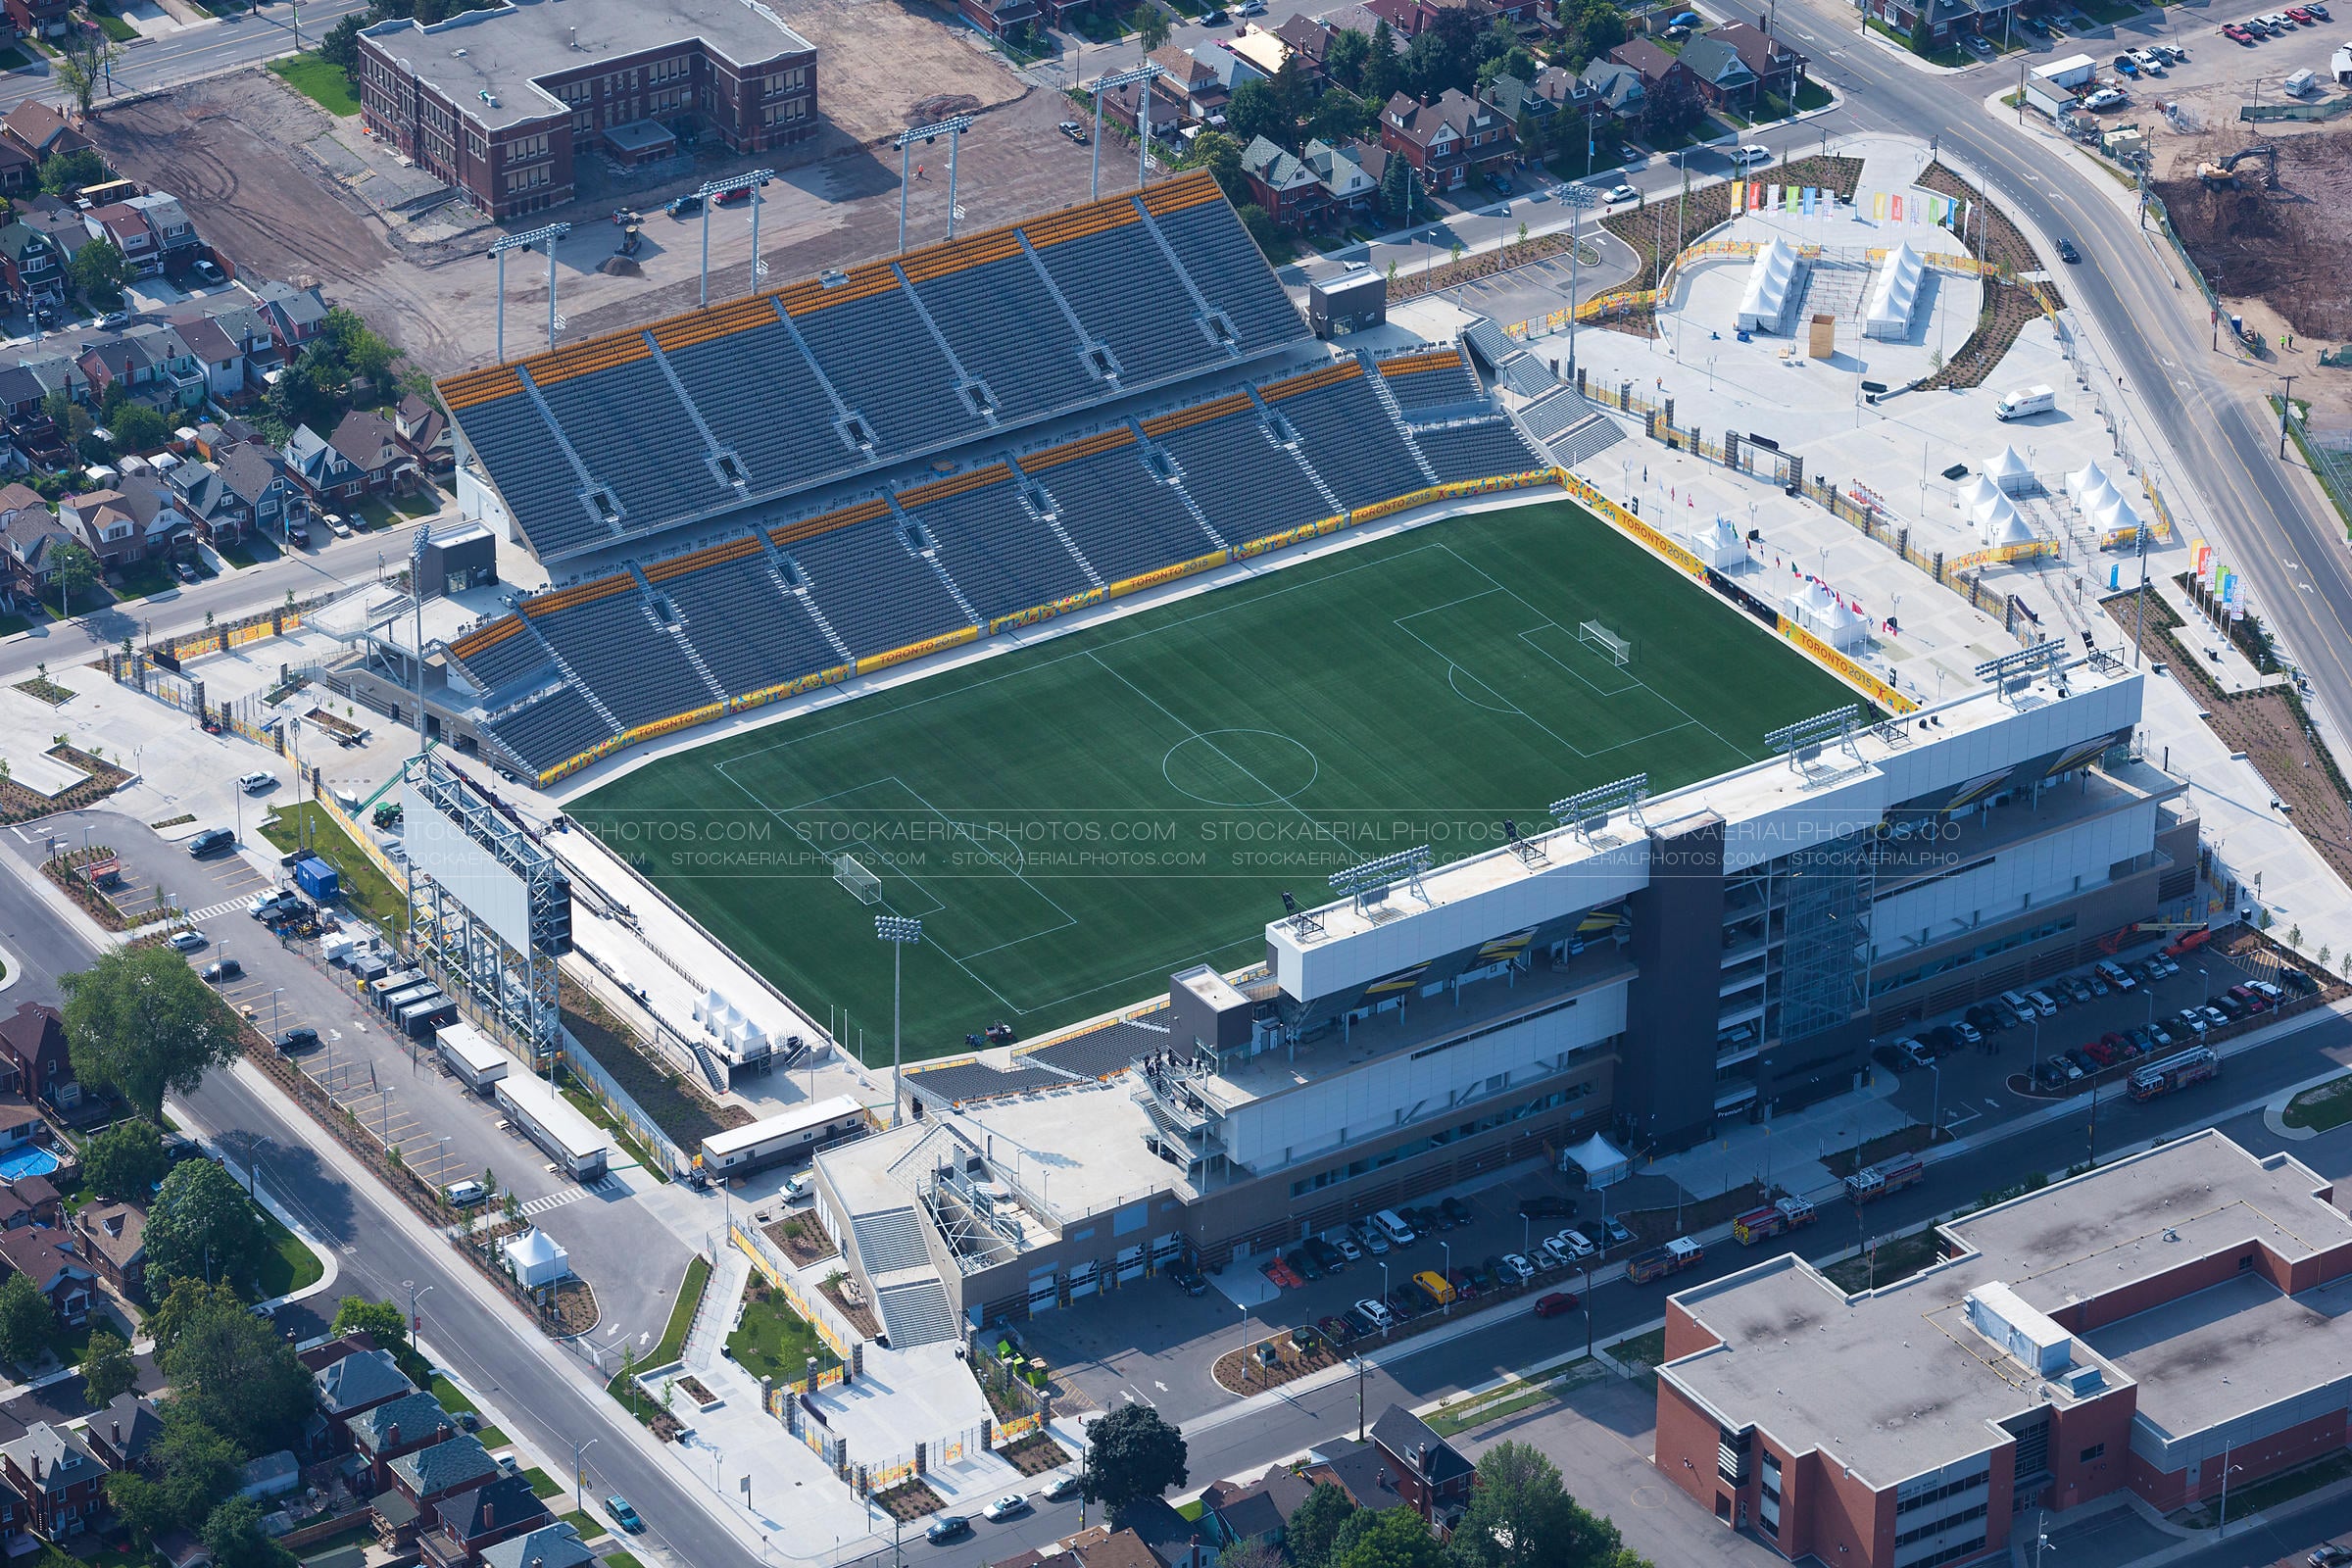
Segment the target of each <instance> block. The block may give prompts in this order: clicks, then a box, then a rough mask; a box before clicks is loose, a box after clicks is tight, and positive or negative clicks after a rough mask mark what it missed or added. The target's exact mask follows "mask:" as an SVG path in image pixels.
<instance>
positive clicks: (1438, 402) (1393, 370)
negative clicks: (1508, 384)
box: [1379, 348, 1486, 417]
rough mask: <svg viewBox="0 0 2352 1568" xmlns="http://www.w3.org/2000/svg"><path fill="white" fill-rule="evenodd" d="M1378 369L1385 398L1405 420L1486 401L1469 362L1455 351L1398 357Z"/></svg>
mask: <svg viewBox="0 0 2352 1568" xmlns="http://www.w3.org/2000/svg"><path fill="white" fill-rule="evenodd" d="M1379 369H1380V374H1381V376H1382V378H1383V379H1384V380H1386V381H1387V382H1388V383H1389V395H1390V396H1391V397H1394V398H1395V399H1396V400H1397V406H1398V407H1399V408H1401V409H1403V410H1404V412H1405V414H1406V415H1407V416H1408V417H1409V416H1411V415H1413V414H1415V413H1417V412H1419V411H1420V410H1422V409H1442V408H1446V407H1449V406H1451V405H1453V404H1458V403H1475V402H1481V401H1483V400H1484V399H1485V397H1486V388H1484V387H1482V386H1480V385H1479V382H1478V377H1477V376H1476V375H1475V374H1473V373H1472V372H1471V369H1470V366H1469V362H1468V361H1466V360H1464V359H1463V358H1462V352H1461V350H1459V349H1456V348H1443V349H1438V350H1436V351H1434V352H1432V353H1427V354H1399V355H1397V356H1396V357H1395V358H1393V359H1387V360H1382V361H1380V362H1379Z"/></svg>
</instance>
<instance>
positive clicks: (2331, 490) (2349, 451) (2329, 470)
mask: <svg viewBox="0 0 2352 1568" xmlns="http://www.w3.org/2000/svg"><path fill="white" fill-rule="evenodd" d="M2303 450H2304V452H2305V453H2306V454H2307V455H2308V456H2309V457H2310V459H2311V471H2312V472H2314V473H2316V474H2318V475H2319V476H2320V483H2321V484H2322V485H2324V486H2326V487H2327V496H2328V499H2329V500H2331V501H2333V502H2334V503H2335V510H2336V511H2337V512H2338V513H2340V514H2342V515H2344V516H2345V517H2347V518H2352V430H2313V429H2308V428H2307V429H2305V430H2304V431H2303ZM2347 526H2352V523H2348V524H2347Z"/></svg>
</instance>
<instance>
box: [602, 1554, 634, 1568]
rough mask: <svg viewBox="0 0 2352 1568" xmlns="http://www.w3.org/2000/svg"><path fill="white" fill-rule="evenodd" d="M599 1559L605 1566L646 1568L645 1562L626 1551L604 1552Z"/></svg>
mask: <svg viewBox="0 0 2352 1568" xmlns="http://www.w3.org/2000/svg"><path fill="white" fill-rule="evenodd" d="M599 1560H600V1561H602V1562H603V1563H604V1565H605V1568H644V1564H642V1563H640V1562H639V1561H638V1560H637V1559H636V1558H634V1557H632V1556H630V1555H629V1554H628V1553H627V1552H625V1551H608V1552H604V1553H602V1554H601V1556H600V1559H599Z"/></svg>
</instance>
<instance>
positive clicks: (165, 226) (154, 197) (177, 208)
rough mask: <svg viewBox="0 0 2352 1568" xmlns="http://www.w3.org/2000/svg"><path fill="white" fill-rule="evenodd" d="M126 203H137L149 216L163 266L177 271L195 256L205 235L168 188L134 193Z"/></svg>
mask: <svg viewBox="0 0 2352 1568" xmlns="http://www.w3.org/2000/svg"><path fill="white" fill-rule="evenodd" d="M123 206H125V207H135V208H137V209H138V210H139V212H140V213H141V214H142V215H143V216H144V217H145V218H146V220H147V227H148V229H149V230H150V231H151V232H152V233H153V234H154V235H155V248H156V254H157V255H158V256H159V257H161V258H162V260H163V267H164V270H165V271H167V272H177V271H178V270H180V269H181V268H183V267H185V266H187V264H188V263H190V262H193V261H194V260H195V259H196V253H197V251H198V250H199V249H201V248H202V246H203V243H204V241H203V239H202V238H201V237H200V236H199V235H198V234H197V232H196V224H195V222H194V221H192V220H191V219H190V218H189V217H188V210H187V209H186V208H185V207H182V206H181V205H180V202H179V198H178V197H176V196H174V195H172V193H171V192H169V191H161V190H156V191H149V192H148V193H147V194H146V195H144V196H133V197H130V198H129V199H128V200H126V201H124V202H123Z"/></svg>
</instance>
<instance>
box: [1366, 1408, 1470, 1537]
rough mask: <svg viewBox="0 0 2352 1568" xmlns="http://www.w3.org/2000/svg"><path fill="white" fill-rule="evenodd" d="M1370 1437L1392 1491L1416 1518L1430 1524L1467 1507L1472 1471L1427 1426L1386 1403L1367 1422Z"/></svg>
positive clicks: (1464, 1460) (1458, 1455)
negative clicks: (1392, 1476)
mask: <svg viewBox="0 0 2352 1568" xmlns="http://www.w3.org/2000/svg"><path fill="white" fill-rule="evenodd" d="M1371 1435H1372V1446H1374V1447H1376V1448H1378V1449H1379V1450H1380V1452H1381V1457H1382V1458H1383V1460H1384V1461H1385V1462H1386V1463H1387V1465H1388V1467H1389V1469H1390V1470H1391V1471H1392V1472H1393V1473H1394V1474H1395V1475H1396V1477H1397V1491H1398V1493H1399V1494H1401V1495H1402V1496H1403V1498H1404V1500H1405V1501H1406V1502H1407V1503H1408V1504H1410V1505H1411V1507H1412V1508H1413V1510H1414V1511H1415V1512H1417V1513H1419V1514H1420V1515H1421V1517H1422V1518H1424V1519H1428V1520H1431V1521H1433V1522H1434V1521H1435V1520H1437V1519H1439V1518H1441V1517H1443V1516H1445V1515H1446V1514H1449V1513H1452V1512H1453V1511H1454V1510H1456V1509H1458V1508H1461V1507H1464V1506H1466V1505H1467V1504H1468V1503H1469V1501H1470V1487H1471V1482H1472V1480H1473V1479H1474V1477H1475V1476H1476V1473H1477V1472H1476V1470H1475V1468H1474V1467H1473V1466H1472V1465H1471V1463H1470V1461H1469V1460H1468V1459H1465V1458H1463V1457H1462V1454H1461V1451H1460V1450H1459V1449H1457V1448H1455V1447H1454V1446H1453V1445H1452V1444H1450V1443H1447V1442H1446V1440H1445V1439H1444V1438H1441V1437H1439V1436H1438V1434H1437V1432H1436V1430H1435V1429H1434V1428H1432V1427H1431V1426H1430V1424H1429V1423H1428V1422H1426V1421H1424V1420H1422V1419H1421V1418H1420V1417H1419V1416H1417V1415H1415V1414H1413V1412H1412V1411H1410V1410H1407V1409H1406V1408H1405V1407H1404V1406H1403V1405H1401V1404H1392V1405H1390V1406H1389V1407H1388V1408H1387V1409H1386V1410H1383V1411H1382V1412H1381V1414H1380V1419H1379V1420H1377V1421H1375V1422H1373V1423H1372V1434H1371Z"/></svg>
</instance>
